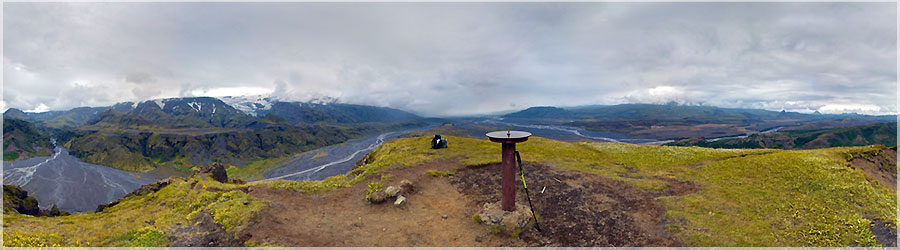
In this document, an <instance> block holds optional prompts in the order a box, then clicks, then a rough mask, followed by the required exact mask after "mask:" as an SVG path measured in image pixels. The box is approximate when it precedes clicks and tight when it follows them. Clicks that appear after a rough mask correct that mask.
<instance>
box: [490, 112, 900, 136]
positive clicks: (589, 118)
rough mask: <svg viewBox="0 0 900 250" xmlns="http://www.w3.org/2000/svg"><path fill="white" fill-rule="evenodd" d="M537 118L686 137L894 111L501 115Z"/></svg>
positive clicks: (862, 120) (857, 121)
mask: <svg viewBox="0 0 900 250" xmlns="http://www.w3.org/2000/svg"><path fill="white" fill-rule="evenodd" d="M503 117H504V118H511V119H525V120H537V121H541V122H549V123H555V124H560V125H567V126H572V127H578V128H582V129H587V130H593V131H608V132H613V133H618V134H622V135H626V136H629V137H633V138H649V139H686V138H691V137H706V138H712V137H722V136H730V135H740V134H752V133H756V132H761V131H764V130H767V129H771V128H775V127H786V128H788V129H789V128H790V127H792V126H806V129H818V128H824V127H826V126H831V125H835V124H841V123H836V122H832V121H834V120H846V121H847V122H843V123H842V124H841V125H840V126H839V127H847V126H855V125H862V124H869V123H876V122H895V121H896V117H894V116H866V115H857V114H839V115H836V114H801V113H796V112H775V111H767V110H759V109H731V108H719V107H711V106H687V105H675V104H665V105H659V104H620V105H612V106H596V105H595V106H585V107H573V108H565V109H563V108H556V107H532V108H528V109H525V110H522V111H519V112H515V113H510V114H507V115H504V116H503Z"/></svg>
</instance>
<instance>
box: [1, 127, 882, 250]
mask: <svg viewBox="0 0 900 250" xmlns="http://www.w3.org/2000/svg"><path fill="white" fill-rule="evenodd" d="M448 137H449V138H448V139H449V140H450V141H452V142H453V144H452V145H453V146H451V147H449V148H446V149H440V150H434V149H431V148H430V139H431V137H430V136H421V137H412V138H400V139H396V140H393V141H389V142H387V143H385V144H383V145H382V146H381V147H379V148H378V149H376V150H375V151H373V152H371V153H369V154H368V155H367V156H366V158H367V159H366V161H365V162H367V164H365V165H362V166H359V167H358V168H356V169H354V170H352V171H351V172H350V173H347V174H344V175H339V176H333V177H330V178H327V179H325V180H322V181H285V180H279V181H260V182H253V183H248V184H242V185H237V184H222V183H217V182H211V181H206V180H200V181H198V180H187V181H182V180H177V181H175V182H174V183H173V184H171V185H170V186H167V187H166V188H164V189H162V190H160V191H159V192H157V193H154V194H150V195H144V196H136V197H129V198H126V199H125V200H124V201H123V202H122V203H120V204H119V205H116V206H114V207H112V208H109V209H108V210H106V211H104V212H103V213H100V214H94V213H89V214H77V215H72V216H63V217H54V218H34V217H30V216H23V215H15V214H12V215H7V216H6V217H5V218H4V219H5V220H6V221H5V224H4V227H5V229H6V232H9V233H10V234H9V236H7V234H6V232H5V233H4V237H5V238H6V237H10V239H12V238H15V239H23V238H22V237H26V236H27V237H32V236H33V237H34V238H38V239H41V240H42V241H40V242H42V244H46V245H53V244H59V245H63V246H73V245H89V246H131V245H141V244H145V245H147V244H159V243H135V242H158V241H156V239H161V236H160V233H157V231H158V232H161V233H162V234H163V235H166V236H167V237H168V236H170V235H172V234H173V232H174V230H173V229H174V228H176V227H177V226H176V225H179V223H180V225H187V223H189V222H190V221H191V220H192V219H194V218H196V215H197V214H198V213H201V212H203V211H206V212H208V213H210V214H211V215H212V217H213V218H214V220H215V221H216V223H218V224H220V225H222V226H223V227H224V228H225V229H226V230H227V231H228V232H237V231H240V229H241V228H243V227H245V226H246V225H247V223H248V222H249V221H250V219H251V218H252V217H253V215H254V214H256V213H258V211H259V210H260V209H262V208H264V207H265V206H266V205H265V201H261V200H258V199H256V198H253V197H251V196H249V195H247V194H245V193H243V192H241V191H237V190H238V188H253V187H255V186H268V187H274V188H283V189H291V190H297V191H301V192H310V193H315V192H327V191H328V190H332V189H335V188H343V187H349V186H350V185H353V184H356V183H360V182H372V181H375V180H378V179H377V178H379V177H380V176H384V175H386V174H387V173H386V172H387V171H391V170H398V169H404V168H408V167H413V166H419V165H422V164H426V165H427V164H429V163H430V162H434V161H459V162H461V163H463V164H466V165H471V166H479V165H486V164H492V163H498V162H500V145H498V144H496V143H493V142H490V141H488V140H486V139H471V138H463V137H455V136H448ZM882 147H883V146H879V145H876V146H862V147H841V148H828V149H817V150H789V151H786V150H774V149H710V148H700V147H673V146H643V145H631V144H621V143H601V142H578V143H569V142H561V141H555V140H550V139H545V138H540V137H532V138H530V139H529V140H528V141H527V142H524V143H520V144H518V150H519V151H520V152H521V154H522V157H523V160H524V161H527V162H533V163H538V164H542V165H547V166H551V167H558V168H566V169H572V170H576V171H581V172H584V173H585V174H595V175H600V176H604V177H607V178H611V179H615V180H620V181H623V182H624V183H625V184H628V185H634V186H635V187H638V188H641V189H644V190H648V191H657V190H665V189H667V188H669V187H670V183H673V181H679V182H688V183H691V184H692V185H693V186H695V187H696V192H688V193H686V194H678V195H673V196H662V197H658V198H657V201H658V202H660V203H661V204H663V205H664V207H665V208H666V211H667V212H666V214H665V220H666V221H667V222H669V223H667V224H666V226H665V229H666V230H667V231H668V232H670V233H672V234H674V235H675V236H677V237H678V238H679V239H680V240H681V241H682V242H683V244H684V245H686V246H877V245H878V243H877V242H876V241H875V236H874V234H873V230H872V229H871V228H870V222H872V221H874V220H880V221H891V222H892V221H895V218H896V216H897V207H896V204H897V198H896V195H895V191H894V190H890V189H888V188H886V187H884V186H883V185H880V184H879V183H876V182H874V181H872V180H871V178H869V177H868V176H867V175H866V174H865V173H863V172H862V171H861V170H859V169H857V168H856V167H855V166H853V165H851V164H850V163H848V161H847V156H848V155H861V154H866V152H873V151H875V150H879V149H881V148H882ZM373 185H377V184H373ZM372 188H373V189H374V190H377V189H378V187H376V186H373V187H372ZM214 190H225V191H214ZM245 203H246V204H249V205H247V206H244V205H243V204H245ZM150 220H152V221H154V222H153V223H152V225H148V224H147V223H146V221H150ZM891 225H892V226H893V227H894V228H896V225H894V224H891ZM148 226H152V228H148ZM23 235H25V236H23ZM172 236H176V237H177V235H172ZM41 237H45V238H46V239H45V238H41ZM122 239H125V240H122ZM24 240H25V241H27V239H24ZM76 241H77V243H76ZM23 242H24V241H23ZM169 243H171V242H167V243H166V244H169Z"/></svg>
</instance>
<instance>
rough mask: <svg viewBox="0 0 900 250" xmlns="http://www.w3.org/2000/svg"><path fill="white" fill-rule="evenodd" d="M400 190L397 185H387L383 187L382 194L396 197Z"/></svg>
mask: <svg viewBox="0 0 900 250" xmlns="http://www.w3.org/2000/svg"><path fill="white" fill-rule="evenodd" d="M400 191H401V189H400V188H399V187H397V186H389V187H387V188H385V189H384V194H386V195H387V196H388V197H396V196H397V195H399V194H400Z"/></svg>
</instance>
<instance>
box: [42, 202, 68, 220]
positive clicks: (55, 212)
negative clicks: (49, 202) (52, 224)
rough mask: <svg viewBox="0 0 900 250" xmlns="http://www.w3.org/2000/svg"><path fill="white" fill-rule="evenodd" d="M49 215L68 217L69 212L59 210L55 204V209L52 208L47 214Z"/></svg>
mask: <svg viewBox="0 0 900 250" xmlns="http://www.w3.org/2000/svg"><path fill="white" fill-rule="evenodd" d="M47 215H48V216H50V217H55V216H66V215H69V212H66V211H62V210H59V208H58V207H56V204H53V207H52V208H50V211H49V212H48V213H47Z"/></svg>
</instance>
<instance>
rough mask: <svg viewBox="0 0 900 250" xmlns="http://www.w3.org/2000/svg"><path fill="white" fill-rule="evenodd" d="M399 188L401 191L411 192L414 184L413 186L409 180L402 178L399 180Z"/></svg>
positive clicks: (413, 189)
mask: <svg viewBox="0 0 900 250" xmlns="http://www.w3.org/2000/svg"><path fill="white" fill-rule="evenodd" d="M400 189H402V190H401V191H400V192H401V193H404V194H411V193H412V192H413V191H415V186H413V183H412V182H411V181H409V180H406V179H404V180H402V181H400Z"/></svg>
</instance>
